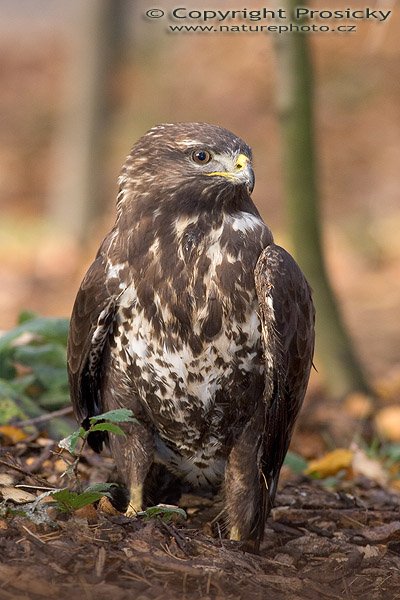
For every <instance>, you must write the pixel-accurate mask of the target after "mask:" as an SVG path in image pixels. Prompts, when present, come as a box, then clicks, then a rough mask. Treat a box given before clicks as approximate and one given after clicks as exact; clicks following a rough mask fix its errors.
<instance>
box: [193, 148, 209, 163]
mask: <svg viewBox="0 0 400 600" xmlns="http://www.w3.org/2000/svg"><path fill="white" fill-rule="evenodd" d="M211 158H212V157H211V154H210V152H208V150H195V151H194V152H193V154H192V159H193V160H194V162H195V163H197V164H198V165H206V164H207V163H209V162H210V160H211Z"/></svg>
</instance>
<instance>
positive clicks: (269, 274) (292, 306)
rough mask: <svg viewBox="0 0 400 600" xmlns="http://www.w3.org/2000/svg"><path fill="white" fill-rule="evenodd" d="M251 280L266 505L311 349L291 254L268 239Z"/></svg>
mask: <svg viewBox="0 0 400 600" xmlns="http://www.w3.org/2000/svg"><path fill="white" fill-rule="evenodd" d="M255 283H256V289H257V295H258V300H259V313H260V320H261V327H262V334H263V346H264V354H265V362H266V377H265V389H264V401H265V411H266V413H265V417H266V421H265V429H264V444H263V458H262V470H263V474H264V477H265V479H266V483H267V485H268V497H267V498H266V502H267V506H266V507H265V508H266V510H267V511H268V510H269V508H270V507H271V505H272V503H273V500H274V497H275V493H276V488H277V484H278V479H279V472H280V469H281V466H282V463H283V460H284V458H285V455H286V452H287V449H288V447H289V443H290V438H291V435H292V430H293V426H294V423H295V420H296V417H297V415H298V412H299V410H300V407H301V404H302V402H303V399H304V395H305V392H306V388H307V384H308V379H309V376H310V370H311V366H312V358H313V353H314V322H315V311H314V305H313V302H312V298H311V289H310V286H309V285H308V283H307V281H306V279H305V277H304V275H303V273H302V272H301V270H300V268H299V266H298V265H297V263H296V262H295V260H294V259H293V258H292V257H291V256H290V254H289V253H288V252H286V250H284V249H283V248H281V247H280V246H276V245H274V244H271V245H270V246H268V247H267V248H265V250H264V251H263V252H262V254H261V255H260V257H259V259H258V262H257V265H256V269H255Z"/></svg>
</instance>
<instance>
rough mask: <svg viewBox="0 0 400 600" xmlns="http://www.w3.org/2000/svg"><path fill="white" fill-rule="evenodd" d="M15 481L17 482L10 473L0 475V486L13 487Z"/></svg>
mask: <svg viewBox="0 0 400 600" xmlns="http://www.w3.org/2000/svg"><path fill="white" fill-rule="evenodd" d="M14 481H15V479H14V477H13V476H12V475H10V474H9V473H0V486H3V485H7V486H10V485H13V484H14Z"/></svg>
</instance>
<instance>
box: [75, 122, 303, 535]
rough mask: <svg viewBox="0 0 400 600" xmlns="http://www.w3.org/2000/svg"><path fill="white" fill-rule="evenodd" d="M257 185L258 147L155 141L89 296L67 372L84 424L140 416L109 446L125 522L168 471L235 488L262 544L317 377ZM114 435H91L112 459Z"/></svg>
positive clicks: (132, 166)
mask: <svg viewBox="0 0 400 600" xmlns="http://www.w3.org/2000/svg"><path fill="white" fill-rule="evenodd" d="M253 184H254V175H253V171H252V167H251V151H250V149H249V147H248V146H247V145H246V144H245V143H244V142H243V141H242V140H241V139H239V138H238V137H236V136H234V135H233V134H232V133H230V132H229V131H227V130H225V129H223V128H220V127H216V126H212V125H208V124H204V123H178V124H166V125H160V126H157V127H154V128H153V129H151V130H150V131H149V132H148V133H147V134H146V135H145V136H143V137H142V138H141V139H140V140H139V141H138V142H137V144H136V145H135V146H134V147H133V149H132V151H131V153H130V155H129V156H128V158H127V161H126V163H125V165H124V167H123V170H122V173H121V176H120V179H119V185H120V188H119V194H118V198H117V219H116V223H115V225H114V227H113V229H112V230H111V232H110V233H109V234H108V235H107V237H106V238H105V240H104V241H103V243H102V245H101V247H100V249H99V251H98V254H97V257H96V259H95V261H94V263H93V264H92V266H91V267H90V268H89V270H88V272H87V274H86V276H85V278H84V280H83V282H82V284H81V287H80V290H79V292H78V295H77V298H76V302H75V306H74V309H73V314H72V319H71V328H70V336H69V348H68V354H69V356H68V367H69V377H70V387H71V396H72V401H73V404H74V407H75V412H76V415H77V418H78V420H79V421H81V422H83V423H84V424H85V423H87V418H88V417H90V416H92V415H95V414H100V413H102V412H104V411H106V410H110V409H113V408H117V407H127V408H131V409H132V410H133V411H134V413H135V415H136V417H137V419H138V422H137V423H135V424H133V425H129V426H128V427H126V432H127V438H126V439H123V438H120V437H117V436H113V435H110V440H109V441H110V446H111V451H112V453H113V456H114V458H115V461H116V464H117V468H118V470H119V473H120V476H121V478H122V479H123V480H124V481H125V483H126V485H127V487H128V488H129V491H130V504H129V507H128V511H127V514H134V513H135V511H138V510H140V509H141V508H142V505H143V495H144V496H145V497H146V488H147V487H148V482H149V473H150V472H151V471H153V470H154V469H155V468H159V467H155V466H154V464H155V463H160V464H161V465H164V467H166V469H167V470H168V471H169V472H170V473H172V474H173V475H174V476H175V477H176V478H178V479H179V480H180V481H181V482H183V484H184V485H186V486H189V487H191V488H194V489H200V490H205V491H210V492H216V491H217V490H219V489H223V491H224V494H225V505H226V512H227V519H228V526H229V528H230V536H231V538H232V539H244V540H254V544H255V545H256V546H257V544H258V542H259V540H260V539H261V537H262V534H263V530H264V523H265V518H266V515H267V513H268V510H269V508H270V506H271V503H272V501H273V499H274V496H275V492H276V486H277V482H278V477H279V472H280V469H281V466H282V462H283V459H284V457H285V454H286V451H287V448H288V445H289V441H290V437H291V433H292V428H293V425H294V421H295V419H296V416H297V413H298V411H299V408H300V406H301V403H302V400H303V397H304V394H305V390H306V386H307V383H308V378H309V373H310V368H311V362H312V354H313V345H314V309H313V305H312V300H311V294H310V289H309V286H308V284H307V282H306V280H305V278H304V276H303V274H302V273H301V271H300V269H299V267H298V266H297V264H296V263H295V261H294V260H293V258H291V256H290V255H289V254H288V253H287V252H286V251H285V250H283V249H282V248H280V247H279V246H276V245H275V244H274V242H273V237H272V234H271V232H270V230H269V229H268V227H267V226H266V225H265V223H264V222H263V220H262V219H261V217H260V215H259V213H258V211H257V209H256V207H255V205H254V204H253V202H252V200H251V197H250V194H251V191H252V188H253ZM104 437H105V434H103V433H98V434H97V435H94V434H93V435H92V436H91V438H90V440H89V441H90V442H91V444H92V446H93V447H94V448H95V449H96V450H100V449H101V446H102V442H103V441H104ZM177 497H178V494H177Z"/></svg>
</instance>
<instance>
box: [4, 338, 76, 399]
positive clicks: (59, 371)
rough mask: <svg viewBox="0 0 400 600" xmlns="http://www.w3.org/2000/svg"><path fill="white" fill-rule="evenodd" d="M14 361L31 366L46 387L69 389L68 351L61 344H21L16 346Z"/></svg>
mask: <svg viewBox="0 0 400 600" xmlns="http://www.w3.org/2000/svg"><path fill="white" fill-rule="evenodd" d="M13 361H14V362H17V363H21V364H23V365H25V366H26V367H30V368H31V369H32V372H33V374H34V375H35V377H36V378H37V380H38V381H39V383H40V384H41V385H42V386H43V387H44V388H45V389H60V388H64V389H65V390H67V388H68V376H67V353H66V349H65V347H64V346H62V345H61V344H58V343H49V344H43V345H41V346H37V345H36V346H35V345H34V344H28V345H25V346H20V347H18V348H15V352H14V356H13Z"/></svg>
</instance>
